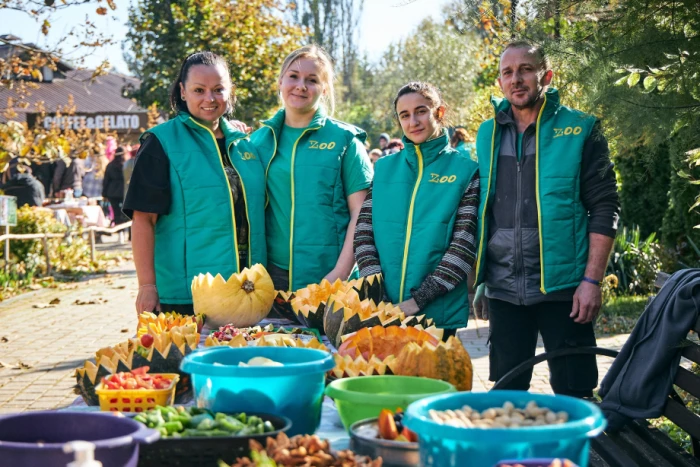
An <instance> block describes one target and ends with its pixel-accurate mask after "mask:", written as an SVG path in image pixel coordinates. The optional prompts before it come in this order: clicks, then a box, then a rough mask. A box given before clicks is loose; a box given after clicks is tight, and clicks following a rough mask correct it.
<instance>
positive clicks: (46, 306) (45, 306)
mask: <svg viewBox="0 0 700 467" xmlns="http://www.w3.org/2000/svg"><path fill="white" fill-rule="evenodd" d="M32 308H39V309H42V310H43V309H44V308H56V305H52V304H50V303H35V304H34V305H32Z"/></svg>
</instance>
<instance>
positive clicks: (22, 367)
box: [0, 362, 32, 370]
mask: <svg viewBox="0 0 700 467" xmlns="http://www.w3.org/2000/svg"><path fill="white" fill-rule="evenodd" d="M0 368H9V369H11V370H28V369H29V368H32V366H31V365H28V364H26V363H24V362H17V363H15V364H14V365H13V364H11V363H5V362H0Z"/></svg>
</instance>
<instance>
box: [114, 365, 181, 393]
mask: <svg viewBox="0 0 700 467" xmlns="http://www.w3.org/2000/svg"><path fill="white" fill-rule="evenodd" d="M148 370H149V367H147V366H142V367H141V368H136V369H135V370H132V371H130V372H119V373H115V374H113V375H109V376H106V377H104V378H102V389H115V390H116V389H167V388H168V387H170V383H172V382H173V380H172V379H171V378H168V377H165V376H163V375H159V374H153V375H149V374H148Z"/></svg>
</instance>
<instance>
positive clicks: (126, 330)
mask: <svg viewBox="0 0 700 467" xmlns="http://www.w3.org/2000/svg"><path fill="white" fill-rule="evenodd" d="M121 332H129V330H128V329H122V331H121Z"/></svg>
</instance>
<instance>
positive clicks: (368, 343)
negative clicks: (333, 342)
mask: <svg viewBox="0 0 700 467" xmlns="http://www.w3.org/2000/svg"><path fill="white" fill-rule="evenodd" d="M410 342H415V343H423V342H430V343H431V344H433V345H437V343H438V342H439V340H438V339H437V338H436V337H435V336H433V335H432V334H430V333H429V332H427V331H423V330H420V329H418V328H415V327H406V328H402V327H399V326H389V327H387V328H384V327H382V326H374V327H373V328H362V329H360V330H359V331H357V332H356V333H355V334H351V335H349V336H344V341H343V343H342V344H341V346H340V347H339V348H338V355H340V356H341V357H344V356H345V355H349V356H350V357H352V358H357V357H359V356H362V357H363V358H364V359H365V360H369V358H370V357H371V356H372V355H375V356H377V357H378V358H379V359H381V360H384V359H385V358H386V357H388V356H389V355H398V354H399V352H400V351H401V349H402V348H403V347H405V346H406V345H408V344H409V343H410Z"/></svg>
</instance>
